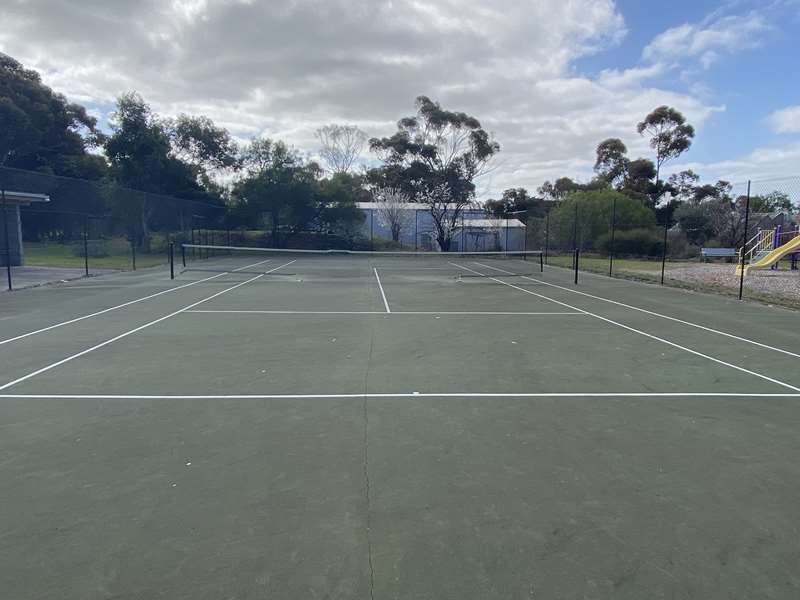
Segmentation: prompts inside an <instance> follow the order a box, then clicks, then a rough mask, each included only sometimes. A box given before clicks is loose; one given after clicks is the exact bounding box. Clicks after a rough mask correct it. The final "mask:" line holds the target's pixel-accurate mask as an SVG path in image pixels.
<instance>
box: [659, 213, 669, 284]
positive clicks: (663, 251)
mask: <svg viewBox="0 0 800 600" xmlns="http://www.w3.org/2000/svg"><path fill="white" fill-rule="evenodd" d="M668 233H669V204H667V206H666V207H665V208H664V244H663V246H662V248H661V285H664V271H665V269H666V267H667V234H668Z"/></svg>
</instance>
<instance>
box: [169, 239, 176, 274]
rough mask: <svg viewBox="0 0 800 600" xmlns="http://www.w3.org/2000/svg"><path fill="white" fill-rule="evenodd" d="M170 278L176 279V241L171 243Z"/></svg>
mask: <svg viewBox="0 0 800 600" xmlns="http://www.w3.org/2000/svg"><path fill="white" fill-rule="evenodd" d="M169 278H170V279H175V242H170V243H169Z"/></svg>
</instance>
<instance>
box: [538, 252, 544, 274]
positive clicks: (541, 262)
mask: <svg viewBox="0 0 800 600" xmlns="http://www.w3.org/2000/svg"><path fill="white" fill-rule="evenodd" d="M539 273H544V254H542V253H541V252H539Z"/></svg>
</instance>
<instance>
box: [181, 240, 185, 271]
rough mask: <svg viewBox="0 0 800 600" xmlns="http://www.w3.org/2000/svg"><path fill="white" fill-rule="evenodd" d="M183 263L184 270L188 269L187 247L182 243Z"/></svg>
mask: <svg viewBox="0 0 800 600" xmlns="http://www.w3.org/2000/svg"><path fill="white" fill-rule="evenodd" d="M181 262H182V263H183V268H184V269H185V268H186V245H185V244H183V243H181Z"/></svg>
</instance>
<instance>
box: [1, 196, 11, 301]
mask: <svg viewBox="0 0 800 600" xmlns="http://www.w3.org/2000/svg"><path fill="white" fill-rule="evenodd" d="M0 195H2V197H3V235H4V239H5V251H6V277H7V278H8V289H9V291H11V290H12V289H13V288H12V287H11V242H10V241H9V240H8V214H7V213H8V207H7V205H6V191H5V190H0Z"/></svg>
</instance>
